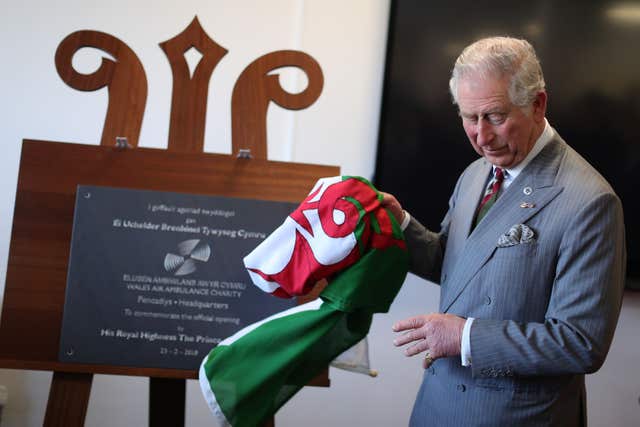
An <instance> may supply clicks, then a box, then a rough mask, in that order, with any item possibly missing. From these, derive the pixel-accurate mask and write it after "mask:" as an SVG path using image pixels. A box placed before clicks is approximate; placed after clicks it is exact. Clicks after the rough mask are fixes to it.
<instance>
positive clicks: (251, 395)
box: [199, 176, 408, 427]
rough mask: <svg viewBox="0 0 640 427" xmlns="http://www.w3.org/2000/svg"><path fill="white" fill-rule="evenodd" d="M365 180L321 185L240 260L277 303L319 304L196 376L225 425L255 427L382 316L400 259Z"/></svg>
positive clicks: (218, 356)
mask: <svg viewBox="0 0 640 427" xmlns="http://www.w3.org/2000/svg"><path fill="white" fill-rule="evenodd" d="M381 200H382V196H381V195H380V194H379V193H378V192H377V191H376V189H375V188H374V187H373V186H372V185H371V184H370V183H369V182H368V181H367V180H365V179H364V178H358V177H348V176H344V177H341V176H338V177H333V178H323V179H321V180H319V181H318V182H317V183H316V185H315V186H314V188H313V189H312V190H311V192H310V193H309V195H308V196H307V198H306V199H305V200H304V201H303V202H302V203H301V204H300V206H299V207H298V209H296V210H295V211H294V212H293V213H291V215H289V216H288V217H287V218H286V219H285V221H284V223H283V224H282V225H281V226H280V227H279V228H278V229H276V230H275V231H274V232H273V233H272V234H271V235H270V236H269V237H268V238H267V239H265V240H264V241H263V242H262V243H261V244H260V245H259V246H258V247H257V248H256V249H254V250H253V251H252V252H251V253H250V254H249V255H247V256H246V257H245V258H244V263H245V267H246V268H247V270H248V272H249V275H250V276H251V279H252V281H253V282H254V284H255V285H257V286H259V287H260V288H261V289H262V290H264V291H265V292H269V293H271V294H273V295H275V296H278V297H291V296H295V295H304V294H306V293H308V292H309V291H310V290H311V288H312V287H313V286H314V285H315V284H316V283H317V282H318V281H320V280H323V279H325V280H327V281H328V285H327V287H326V288H325V289H324V291H323V292H322V293H321V294H320V297H319V298H318V299H316V300H314V301H311V302H309V303H306V304H303V305H299V306H297V307H294V308H292V309H289V310H286V311H283V312H281V313H277V314H275V315H273V316H270V317H268V318H266V319H264V320H262V321H260V322H258V323H254V324H252V325H249V326H247V327H246V328H244V329H242V330H240V331H238V332H237V333H236V334H234V335H232V336H230V337H229V338H227V339H225V340H224V341H222V342H221V343H220V344H218V346H217V347H215V348H214V349H213V350H211V352H210V353H209V354H208V355H207V357H206V358H205V359H204V361H203V362H202V365H201V367H200V375H199V377H200V386H201V388H202V391H203V394H204V397H205V400H206V401H207V403H208V405H209V407H210V408H211V410H212V412H213V414H214V415H215V417H216V418H217V420H218V422H219V424H220V425H223V426H230V425H231V426H236V427H243V426H258V425H261V424H263V423H264V422H265V421H266V420H267V419H269V418H270V417H271V416H273V415H274V414H275V412H276V411H277V410H278V408H280V407H281V406H282V405H283V404H284V403H285V402H286V401H287V400H289V399H290V398H291V397H292V396H293V395H294V394H295V393H296V392H297V391H298V390H300V388H302V387H303V386H304V385H305V384H306V383H308V382H309V380H311V379H312V378H313V377H314V376H316V375H317V374H318V373H319V372H321V371H322V370H323V369H324V368H326V367H327V365H328V364H329V363H330V362H331V361H332V360H333V359H334V358H336V357H337V356H338V355H340V354H341V353H343V352H344V351H345V350H347V349H349V348H350V347H352V346H353V345H354V344H356V343H358V342H359V341H361V340H362V339H363V338H364V337H365V336H366V335H367V333H368V331H369V327H370V326H371V320H372V316H373V313H376V312H378V313H382V312H387V311H388V310H389V306H390V305H391V303H392V301H393V298H394V297H395V295H396V294H397V292H398V290H399V289H400V286H401V285H402V283H403V282H404V278H405V276H406V272H407V268H408V254H407V249H406V245H405V242H404V237H403V234H402V231H401V230H400V227H399V225H398V223H397V222H396V220H395V218H393V216H392V215H391V214H390V213H389V212H387V211H386V210H385V209H383V208H381V206H380V202H381Z"/></svg>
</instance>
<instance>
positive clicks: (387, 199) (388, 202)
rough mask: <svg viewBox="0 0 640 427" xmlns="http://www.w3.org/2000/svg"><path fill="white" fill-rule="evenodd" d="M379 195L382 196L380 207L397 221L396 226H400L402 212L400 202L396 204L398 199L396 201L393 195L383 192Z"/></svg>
mask: <svg viewBox="0 0 640 427" xmlns="http://www.w3.org/2000/svg"><path fill="white" fill-rule="evenodd" d="M380 194H382V202H381V205H382V207H383V208H385V209H388V210H389V212H391V214H392V215H393V216H394V217H395V219H396V221H398V224H402V220H404V210H403V209H402V205H400V202H398V199H396V198H395V196H394V195H393V194H389V193H385V192H383V191H381V192H380Z"/></svg>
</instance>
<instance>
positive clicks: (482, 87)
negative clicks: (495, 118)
mask: <svg viewBox="0 0 640 427" xmlns="http://www.w3.org/2000/svg"><path fill="white" fill-rule="evenodd" d="M510 105H511V100H510V99H509V93H508V85H507V82H505V81H504V80H501V79H487V78H478V79H471V78H468V77H467V78H465V79H464V80H461V81H460V84H459V85H458V109H459V112H460V113H462V114H467V113H469V114H472V113H473V114H477V113H488V112H491V111H495V110H502V109H505V108H508V107H509V106H510Z"/></svg>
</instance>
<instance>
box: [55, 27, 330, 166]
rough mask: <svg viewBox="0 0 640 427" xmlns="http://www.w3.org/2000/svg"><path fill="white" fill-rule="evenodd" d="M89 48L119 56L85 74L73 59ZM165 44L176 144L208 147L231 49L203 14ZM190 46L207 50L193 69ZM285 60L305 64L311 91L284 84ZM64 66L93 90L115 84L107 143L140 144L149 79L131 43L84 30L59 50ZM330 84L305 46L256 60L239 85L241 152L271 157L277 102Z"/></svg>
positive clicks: (294, 103)
mask: <svg viewBox="0 0 640 427" xmlns="http://www.w3.org/2000/svg"><path fill="white" fill-rule="evenodd" d="M83 47H94V48H97V49H101V50H104V51H105V52H107V53H109V54H111V55H112V56H113V57H114V58H115V59H116V61H115V62H114V61H112V60H110V59H106V58H103V60H102V65H101V66H100V68H99V69H98V70H97V71H96V72H94V73H92V74H82V73H79V72H78V71H76V70H75V69H74V68H73V65H72V62H71V60H72V59H73V55H74V54H75V53H76V52H77V51H78V50H79V49H81V48H83ZM160 47H161V48H162V50H163V51H164V52H165V55H166V56H167V59H168V60H169V64H170V65H171V72H172V74H173V93H172V100H171V119H170V120H171V121H170V123H169V141H168V149H169V150H170V151H180V152H190V153H201V152H203V147H204V133H205V117H206V112H207V98H208V90H209V82H210V80H211V76H212V74H213V71H214V70H215V68H216V66H217V65H218V63H219V62H220V60H221V59H222V58H223V57H224V56H225V55H226V54H227V50H226V49H225V48H223V47H222V46H220V45H219V44H217V43H216V42H215V41H214V40H213V39H211V37H209V36H208V35H207V33H206V32H205V31H204V30H203V29H202V26H201V25H200V22H199V21H198V18H197V17H196V18H194V19H193V21H192V22H191V23H190V24H189V26H188V27H187V28H186V29H185V30H184V31H183V32H182V33H180V34H178V35H177V36H175V37H173V38H172V39H170V40H167V41H165V42H162V43H160ZM190 49H196V50H197V51H198V52H199V53H200V54H201V55H202V57H201V59H200V61H199V63H198V64H197V66H196V68H195V70H194V72H193V75H191V74H190V72H189V66H188V64H187V61H186V59H185V56H184V55H185V53H186V52H187V51H189V50H190ZM282 67H297V68H299V69H301V70H302V71H304V72H305V73H306V75H307V79H308V84H307V87H306V88H305V90H303V91H302V92H301V93H296V94H293V93H289V92H287V91H286V90H284V89H283V88H282V86H281V85H280V81H279V75H278V74H273V72H274V71H275V70H277V69H278V68H282ZM56 68H57V70H58V74H59V75H60V77H61V78H62V80H64V81H65V82H66V83H67V84H68V85H69V86H71V87H72V88H74V89H78V90H83V91H93V90H98V89H101V88H103V87H105V86H107V87H108V90H109V105H108V108H107V115H106V118H105V123H104V128H103V133H102V139H101V141H100V144H101V145H114V144H115V140H116V138H117V137H126V138H127V141H128V143H129V145H131V146H132V147H135V146H137V145H138V138H139V136H140V127H141V125H142V119H143V116H144V111H145V105H146V100H147V78H146V74H145V72H144V68H143V66H142V63H141V62H140V60H139V59H138V57H137V56H136V54H135V53H134V52H133V51H132V50H131V49H130V48H129V47H128V46H127V45H126V44H125V43H123V42H122V41H120V40H118V39H117V38H115V37H113V36H111V35H109V34H106V33H101V32H98V31H89V30H83V31H77V32H75V33H73V34H70V35H69V36H67V37H66V38H65V39H64V40H63V41H62V43H60V46H59V47H58V50H57V52H56ZM323 85H324V78H323V75H322V69H321V68H320V65H319V64H318V63H317V62H316V60H315V59H313V58H312V57H311V56H309V55H307V54H306V53H304V52H300V51H295V50H281V51H276V52H271V53H268V54H266V55H264V56H261V57H260V58H258V59H256V60H255V61H253V62H252V63H251V64H250V65H248V66H247V68H245V70H244V71H243V72H242V73H241V74H240V76H239V77H238V80H237V82H236V84H235V86H234V89H233V95H232V100H231V121H232V125H231V131H232V133H231V138H232V153H233V154H234V155H235V154H238V151H239V150H240V149H249V150H251V155H252V156H253V157H254V158H257V159H266V158H267V151H266V146H267V110H268V108H269V104H270V103H271V102H275V103H276V104H278V105H279V106H281V107H282V108H286V109H290V110H301V109H304V108H307V107H309V106H311V105H312V104H313V103H314V102H315V101H316V100H317V99H318V97H319V96H320V93H321V92H322V87H323Z"/></svg>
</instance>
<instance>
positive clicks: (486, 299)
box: [484, 295, 491, 305]
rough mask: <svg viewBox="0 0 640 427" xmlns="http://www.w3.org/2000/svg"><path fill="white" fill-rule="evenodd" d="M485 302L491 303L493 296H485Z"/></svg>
mask: <svg viewBox="0 0 640 427" xmlns="http://www.w3.org/2000/svg"><path fill="white" fill-rule="evenodd" d="M484 303H485V304H486V305H491V297H490V296H489V295H487V296H485V297H484Z"/></svg>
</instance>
